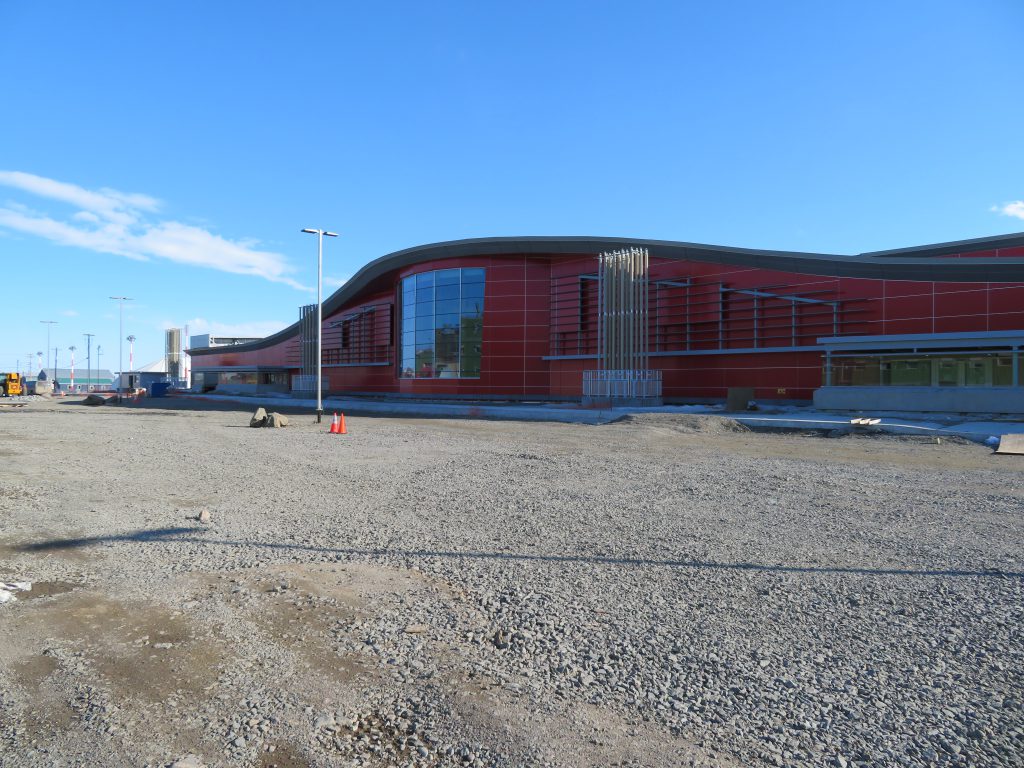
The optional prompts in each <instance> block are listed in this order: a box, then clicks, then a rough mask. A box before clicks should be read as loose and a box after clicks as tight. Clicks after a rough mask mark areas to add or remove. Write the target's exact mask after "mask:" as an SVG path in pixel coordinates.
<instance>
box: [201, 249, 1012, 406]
mask: <svg viewBox="0 0 1024 768" xmlns="http://www.w3.org/2000/svg"><path fill="white" fill-rule="evenodd" d="M628 247H640V248H645V249H647V251H648V252H649V254H650V263H649V269H648V273H647V276H646V289H645V290H646V294H647V295H646V307H645V310H646V317H647V320H646V325H647V332H646V351H647V358H648V361H649V367H650V368H651V369H653V370H657V371H660V372H661V374H660V375H661V379H662V382H663V390H662V391H663V396H664V400H665V401H666V402H670V403H671V402H701V401H707V400H721V399H723V398H724V397H725V396H726V392H727V390H728V389H730V388H733V387H750V388H753V389H754V395H755V397H756V398H757V399H758V400H782V401H810V400H812V399H814V400H815V402H816V403H817V404H818V405H820V406H822V407H836V408H863V407H876V408H879V409H901V408H904V409H914V410H917V409H923V410H954V411H988V412H993V411H996V412H1007V413H1020V412H1024V386H1022V384H1024V354H1022V351H1024V233H1022V234H1016V235H1006V236H999V237H991V238H983V239H976V240H965V241H959V242H953V243H944V244H939V245H928V246H920V247H914V248H903V249H899V250H892V251H878V252H873V253H863V254H858V255H854V256H845V255H835V254H823V253H794V252H785V251H766V250H752V249H745V248H728V247H722V246H712V245H699V244H693V243H682V242H671V241H660V240H636V239H626V238H598V237H510V238H483V239H473V240H458V241H452V242H445V243H437V244H432V245H424V246H419V247H415V248H409V249H406V250H403V251H398V252H396V253H392V254H389V255H387V256H383V257H381V258H379V259H377V260H375V261H373V262H371V263H369V264H367V265H366V266H364V267H363V268H362V269H361V270H359V272H358V273H357V274H356V275H355V276H354V277H353V278H352V279H351V280H349V281H348V282H347V283H346V284H345V285H344V286H343V287H342V288H340V289H339V290H338V291H336V292H335V293H334V294H333V295H331V296H330V297H329V298H327V299H326V300H325V302H324V305H323V328H322V332H323V337H322V358H321V359H322V364H323V375H324V382H323V384H324V388H325V391H328V392H331V393H338V394H341V393H344V394H353V395H354V394H370V395H395V396H412V397H429V398H441V397H449V398H452V397H454V398H466V399H506V400H548V399H550V400H574V399H579V398H580V396H581V394H582V379H583V372H584V371H585V370H587V369H593V368H595V367H596V361H597V355H598V292H597V288H598V286H597V269H598V267H597V265H598V254H600V253H603V252H607V251H612V250H616V249H621V248H628ZM315 318H316V307H315V305H311V306H307V307H303V308H302V309H301V310H300V319H299V321H298V322H296V323H295V324H294V325H292V326H290V327H288V328H286V329H284V330H283V331H281V332H279V333H277V334H274V335H273V336H270V337H267V338H265V339H260V340H258V341H245V342H244V343H236V344H232V345H229V346H208V347H201V346H200V347H193V348H191V349H190V350H189V353H190V354H191V357H192V371H193V388H194V389H196V390H198V391H206V392H209V391H222V392H251V393H256V392H272V391H276V392H287V391H308V390H309V389H310V383H309V373H310V371H311V370H315V349H316V346H315V340H316V324H315ZM314 381H315V379H314Z"/></svg>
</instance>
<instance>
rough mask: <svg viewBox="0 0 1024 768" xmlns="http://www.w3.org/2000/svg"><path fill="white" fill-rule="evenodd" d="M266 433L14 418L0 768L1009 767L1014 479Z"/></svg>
mask: <svg viewBox="0 0 1024 768" xmlns="http://www.w3.org/2000/svg"><path fill="white" fill-rule="evenodd" d="M254 407H255V405H254V406H253V408H254ZM253 408H245V407H243V406H224V405H212V404H209V403H192V402H185V401H184V400H167V401H163V402H157V401H150V402H148V403H145V404H143V405H139V406H130V407H123V408H122V407H115V406H102V407H96V408H90V407H86V406H83V405H81V404H79V403H78V402H76V401H72V400H68V401H64V402H58V401H48V402H45V403H32V404H30V405H28V406H27V407H25V408H19V409H6V410H0V582H2V581H16V580H28V581H31V582H32V583H33V586H32V589H31V591H28V592H21V593H18V595H17V597H18V599H17V600H16V601H14V602H9V603H6V604H0V766H37V765H38V766H43V765H47V766H57V765H67V766H71V765H112V766H113V765H126V766H127V765H133V766H138V765H148V766H149V765H151V766H165V765H171V764H173V763H175V761H178V764H179V765H209V766H214V765H245V766H282V767H290V766H307V765H309V766H313V765H315V766H335V765H339V766H340V765H424V766H427V765H475V766H485V765H553V766H555V765H556V766H605V765H623V766H625V765H629V766H648V765H649V766H662V765H664V766H669V765H703V766H732V765H841V766H846V765H850V764H853V765H890V764H891V765H944V764H948V765H1020V764H1021V762H1020V759H1021V758H1020V756H1021V755H1022V754H1024V716H1022V715H1021V706H1022V705H1021V698H1022V679H1024V678H1022V675H1024V672H1022V669H1024V664H1022V659H1024V643H1022V640H1021V635H1020V633H1019V626H1020V620H1021V619H1022V618H1024V612H1022V605H1024V601H1022V600H1021V598H1022V597H1024V589H1022V581H1024V555H1022V554H1021V553H1022V549H1021V544H1022V543H1024V524H1022V520H1021V511H1022V510H1024V483H1022V482H1021V477H1022V474H1021V473H1022V470H1024V464H1022V463H1021V457H1002V456H994V455H993V454H992V453H991V451H990V450H989V449H987V448H984V447H982V446H978V445H974V444H970V443H966V442H960V441H956V440H952V441H950V440H945V441H943V442H942V443H941V444H935V442H934V441H930V440H919V439H910V438H894V437H861V436H849V437H840V438H834V437H833V438H827V437H824V436H820V435H811V434H761V433H754V432H749V431H746V430H744V429H743V428H741V427H739V426H738V425H736V424H735V423H733V422H729V421H727V420H723V419H718V418H710V417H672V418H667V417H660V416H653V415H652V416H638V417H632V418H627V419H624V420H623V421H621V422H618V423H615V424H610V425H606V426H600V427H594V426H582V425H567V424H546V423H545V424H537V423H513V422H493V421H474V420H467V421H454V420H426V419H422V420H418V419H381V418H362V417H359V416H353V415H349V416H347V422H348V429H349V433H350V434H348V435H346V436H343V437H342V436H333V435H328V434H325V429H326V426H327V425H326V424H324V425H320V426H318V425H315V424H314V423H313V419H312V417H310V416H308V415H305V414H293V415H292V423H291V425H290V426H289V427H287V428H285V429H280V430H269V429H264V430H250V429H249V428H248V417H249V414H250V412H251V410H253ZM203 510H206V511H207V512H209V514H210V518H211V519H210V522H209V523H204V522H200V520H199V514H200V512H202V511H203ZM189 756H191V757H189Z"/></svg>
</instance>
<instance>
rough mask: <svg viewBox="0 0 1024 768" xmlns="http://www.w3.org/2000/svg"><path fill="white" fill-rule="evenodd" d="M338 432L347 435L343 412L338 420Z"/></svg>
mask: <svg viewBox="0 0 1024 768" xmlns="http://www.w3.org/2000/svg"><path fill="white" fill-rule="evenodd" d="M338 434H339V435H347V434H348V430H347V429H345V414H344V413H343V414H341V421H339V422H338Z"/></svg>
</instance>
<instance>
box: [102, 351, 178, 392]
mask: <svg viewBox="0 0 1024 768" xmlns="http://www.w3.org/2000/svg"><path fill="white" fill-rule="evenodd" d="M160 381H171V379H169V378H168V376H167V358H166V357H161V358H160V359H159V360H155V361H154V362H152V363H149V364H147V365H143V366H141V367H139V368H136V369H135V370H132V371H124V372H122V373H121V374H120V376H119V377H118V381H117V382H116V383H115V385H114V386H116V387H118V388H123V389H152V387H153V385H154V384H155V383H157V382H160ZM173 383H175V384H177V383H179V382H177V381H174V382H173Z"/></svg>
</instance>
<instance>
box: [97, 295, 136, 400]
mask: <svg viewBox="0 0 1024 768" xmlns="http://www.w3.org/2000/svg"><path fill="white" fill-rule="evenodd" d="M110 298H111V299H113V300H114V301H116V302H117V305H118V308H119V310H120V319H119V320H118V321H117V322H118V325H117V368H118V371H117V402H119V403H120V402H121V385H122V383H123V377H124V303H125V302H126V301H131V300H132V299H131V297H130V296H111V297H110ZM96 355H97V357H98V356H99V348H97V350H96Z"/></svg>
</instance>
